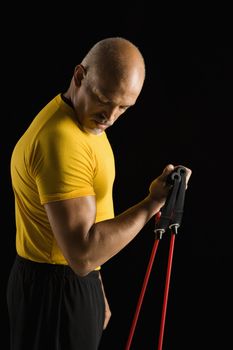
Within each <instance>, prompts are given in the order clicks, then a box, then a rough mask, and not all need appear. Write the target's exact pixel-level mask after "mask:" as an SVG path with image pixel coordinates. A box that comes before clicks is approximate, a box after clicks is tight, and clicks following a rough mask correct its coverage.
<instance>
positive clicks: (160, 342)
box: [158, 233, 175, 350]
mask: <svg viewBox="0 0 233 350" xmlns="http://www.w3.org/2000/svg"><path fill="white" fill-rule="evenodd" d="M174 242H175V234H173V233H172V234H171V241H170V249H169V256H168V265H167V275H166V283H165V290H164V299H163V309H162V316H161V323H160V333H159V342H158V350H162V346H163V335H164V326H165V318H166V310H167V301H168V292H169V285H170V277H171V269H172V258H173V251H174Z"/></svg>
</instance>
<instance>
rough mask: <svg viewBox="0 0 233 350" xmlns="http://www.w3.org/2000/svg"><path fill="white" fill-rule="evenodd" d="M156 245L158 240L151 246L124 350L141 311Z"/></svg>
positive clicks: (130, 338) (129, 344) (126, 348)
mask: <svg viewBox="0 0 233 350" xmlns="http://www.w3.org/2000/svg"><path fill="white" fill-rule="evenodd" d="M158 244H159V240H155V243H154V246H153V249H152V253H151V256H150V261H149V264H148V267H147V270H146V274H145V278H144V281H143V285H142V290H141V293H140V296H139V299H138V304H137V307H136V312H135V315H134V318H133V322H132V325H131V328H130V332H129V337H128V340H127V344H126V347H125V350H129V349H130V346H131V343H132V339H133V335H134V331H135V327H136V324H137V320H138V315H139V312H140V309H141V306H142V301H143V298H144V294H145V291H146V286H147V283H148V280H149V277H150V272H151V269H152V265H153V261H154V257H155V254H156V251H157V248H158Z"/></svg>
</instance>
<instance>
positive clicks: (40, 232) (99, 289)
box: [7, 37, 191, 350]
mask: <svg viewBox="0 0 233 350" xmlns="http://www.w3.org/2000/svg"><path fill="white" fill-rule="evenodd" d="M144 79H145V64H144V60H143V57H142V54H141V53H140V51H139V49H138V48H137V47H136V46H135V45H134V44H133V43H131V42H130V41H128V40H126V39H124V38H119V37H116V38H107V39H103V40H101V41H99V42H98V43H97V44H95V45H94V46H93V47H92V48H91V49H90V51H89V52H88V53H87V55H86V56H85V58H84V59H83V61H82V62H81V64H78V65H77V66H76V67H75V70H74V74H73V77H72V79H71V82H70V86H69V88H68V90H67V91H66V92H65V93H63V94H58V95H57V96H55V98H54V99H53V100H52V101H50V102H49V103H48V104H47V105H46V106H45V107H44V108H43V109H42V110H41V111H40V112H39V114H38V115H37V116H36V117H35V119H34V120H33V121H32V123H31V125H30V126H29V128H28V129H27V130H26V132H25V133H24V135H23V136H22V137H21V138H20V140H19V141H18V143H17V144H16V146H15V148H14V150H13V154H12V159H11V175H12V185H13V190H14V194H15V211H16V228H17V232H16V250H17V256H16V260H15V263H14V265H13V267H12V271H11V274H10V276H9V282H8V290H7V300H8V309H9V318H10V328H11V349H12V350H21V349H22V350H25V349H30V350H34V349H37V350H39V349H49V350H58V349H59V350H74V349H79V350H95V349H97V348H98V345H99V342H100V339H101V336H102V331H103V329H105V328H106V326H107V323H108V321H109V318H110V316H111V312H110V308H109V305H108V302H107V299H106V296H105V293H104V288H103V285H102V282H101V277H100V269H101V265H102V264H104V263H105V262H107V261H108V260H109V259H110V258H111V257H113V256H114V255H116V254H117V253H118V252H119V251H120V250H121V249H123V248H124V247H125V246H126V245H127V244H128V243H129V242H130V241H132V239H133V238H134V237H135V236H136V235H137V234H138V233H139V232H140V230H141V229H142V228H143V227H144V225H145V224H146V223H147V222H148V220H150V218H151V217H152V216H153V215H155V214H156V213H157V212H158V211H159V210H160V208H161V207H162V206H163V205H164V203H165V201H166V196H167V194H168V191H169V186H168V185H167V182H166V180H167V176H168V175H169V174H170V173H171V172H172V171H173V170H174V166H173V165H168V166H167V167H166V168H165V169H164V171H163V172H162V174H161V175H160V176H159V177H158V178H156V179H155V180H154V181H153V182H152V183H151V185H150V188H149V190H148V196H147V197H146V198H145V199H143V200H142V201H141V202H140V203H137V204H136V205H135V206H133V207H131V208H129V209H128V210H126V211H125V212H123V213H122V214H120V215H117V216H116V217H114V208H113V202H112V187H113V182H114V176H115V169H114V157H113V153H112V150H111V146H110V144H109V141H108V139H107V135H106V133H105V130H106V129H107V128H108V127H109V126H111V125H113V123H114V122H115V121H116V120H117V119H118V118H119V117H120V115H122V114H123V113H124V112H125V111H126V110H127V109H128V108H129V107H131V106H133V105H134V104H135V103H136V101H137V98H138V96H139V94H140V91H141V89H142V86H143V83H144ZM190 175H191V170H190V169H188V168H187V182H188V179H189V177H190Z"/></svg>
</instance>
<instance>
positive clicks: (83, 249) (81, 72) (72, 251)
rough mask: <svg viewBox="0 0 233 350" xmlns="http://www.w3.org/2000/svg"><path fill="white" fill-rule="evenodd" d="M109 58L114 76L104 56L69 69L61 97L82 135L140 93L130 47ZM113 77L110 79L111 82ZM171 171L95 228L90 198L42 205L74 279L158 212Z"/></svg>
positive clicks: (105, 123) (138, 62) (140, 72)
mask: <svg viewBox="0 0 233 350" xmlns="http://www.w3.org/2000/svg"><path fill="white" fill-rule="evenodd" d="M114 59H117V60H118V61H119V62H120V68H119V67H118V68H117V69H118V70H119V72H118V74H115V72H114V71H112V72H111V70H112V69H113V68H112V66H114V65H113V64H111V62H109V58H108V57H107V58H106V57H105V56H103V57H101V63H102V64H101V67H105V69H101V68H99V69H98V65H97V66H94V67H93V66H91V62H92V60H91V59H89V60H88V58H87V59H84V60H83V62H82V63H81V64H79V65H77V66H76V67H75V70H74V74H73V77H72V80H71V83H70V86H69V88H68V90H67V91H66V92H65V94H64V96H65V97H66V99H67V100H68V101H69V103H70V104H71V105H72V106H73V108H74V110H75V113H76V116H77V122H78V124H79V126H80V128H81V129H83V130H84V131H85V132H89V133H93V134H95V135H98V134H101V133H102V132H103V131H104V130H106V129H107V128H108V127H110V126H112V125H113V124H114V123H115V122H116V121H117V119H118V118H119V117H120V116H121V115H122V114H123V113H124V112H125V111H126V110H127V109H128V108H129V107H131V106H133V105H134V104H135V103H136V100H137V98H138V96H139V94H140V92H141V89H142V86H143V82H144V78H145V70H144V63H143V61H142V57H141V56H140V54H139V52H138V51H137V50H136V48H135V47H134V46H133V45H131V44H128V43H127V42H125V41H123V43H120V44H119V47H118V48H117V50H116V57H115V56H114V58H113V60H114ZM114 74H115V75H114ZM114 76H116V78H115V79H114V78H112V77H114ZM109 77H111V79H110V78H109ZM174 168H175V167H174V165H172V164H168V165H167V166H166V167H165V168H164V170H163V172H162V173H161V175H160V176H158V177H157V178H156V179H155V180H154V181H152V183H151V185H150V187H149V189H148V195H147V197H146V198H144V199H143V200H142V201H141V202H139V203H137V204H136V205H134V206H132V207H131V208H129V209H128V210H126V211H125V212H123V213H121V214H120V215H117V216H116V217H115V218H113V219H110V220H105V221H102V222H98V223H95V214H96V201H95V196H85V197H79V198H74V199H68V200H63V201H57V202H50V203H47V204H45V210H46V212H47V215H48V219H49V222H50V225H51V228H52V230H53V233H54V236H55V238H56V240H57V242H58V244H59V246H60V249H61V250H62V252H63V254H64V257H65V258H66V260H67V262H68V264H69V265H70V267H71V268H72V269H73V270H74V271H75V272H76V273H77V274H78V275H80V276H85V275H87V274H88V273H89V272H91V271H92V270H94V269H95V268H96V267H97V266H100V265H102V264H104V263H105V262H107V261H108V260H109V259H111V258H112V257H113V256H114V255H116V254H117V253H118V252H119V251H121V250H122V249H123V248H124V247H125V246H126V245H127V244H129V243H130V242H131V241H132V240H133V239H134V238H135V236H136V235H137V234H138V233H139V232H140V231H141V229H142V228H143V227H144V226H145V224H146V223H147V222H148V221H149V220H150V219H151V218H152V216H154V215H155V214H156V213H157V212H159V211H160V209H161V207H162V206H163V205H164V203H165V201H166V197H167V195H168V191H169V187H168V186H167V184H166V179H167V176H168V175H169V174H170V173H171V172H172V171H173V170H174ZM186 171H187V176H186V182H187V183H188V180H189V178H190V176H191V170H190V169H188V168H186ZM100 278H101V277H100ZM102 288H103V286H102ZM103 293H104V288H103ZM104 296H105V293H104ZM105 303H106V318H105V324H104V328H106V326H107V323H108V321H109V319H110V316H111V311H110V308H109V305H108V302H107V299H106V296H105Z"/></svg>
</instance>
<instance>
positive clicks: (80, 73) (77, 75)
mask: <svg viewBox="0 0 233 350" xmlns="http://www.w3.org/2000/svg"><path fill="white" fill-rule="evenodd" d="M85 74H86V72H85V69H84V67H83V66H82V65H81V64H78V65H77V66H76V67H75V70H74V82H75V85H76V86H81V82H82V80H83V78H84V76H85Z"/></svg>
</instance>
